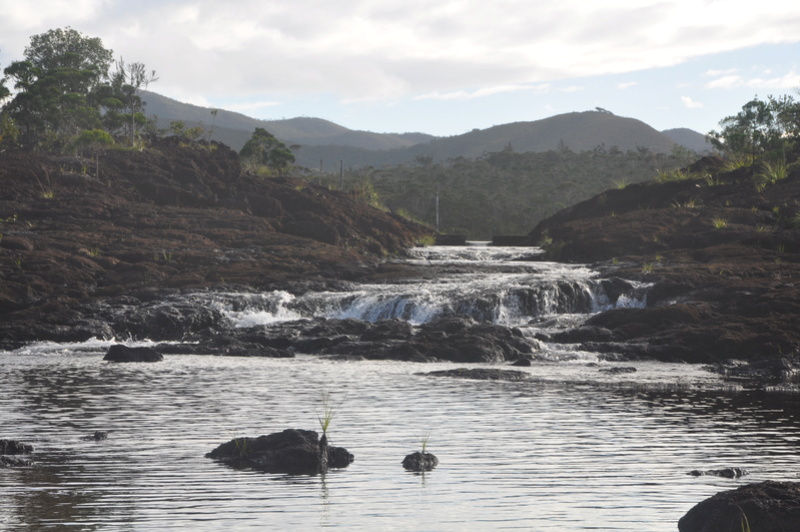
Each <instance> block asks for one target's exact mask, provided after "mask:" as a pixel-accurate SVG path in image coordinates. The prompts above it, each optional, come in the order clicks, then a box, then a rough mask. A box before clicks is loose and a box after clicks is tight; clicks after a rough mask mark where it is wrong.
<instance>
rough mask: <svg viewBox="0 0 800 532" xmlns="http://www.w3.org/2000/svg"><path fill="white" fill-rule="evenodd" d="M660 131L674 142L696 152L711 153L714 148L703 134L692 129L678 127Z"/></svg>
mask: <svg viewBox="0 0 800 532" xmlns="http://www.w3.org/2000/svg"><path fill="white" fill-rule="evenodd" d="M662 133H663V134H664V135H666V136H668V137H669V138H671V139H672V141H673V142H674V143H675V144H679V145H681V146H684V147H686V148H689V149H690V150H692V151H695V152H697V153H711V152H712V151H713V149H714V148H713V147H712V146H711V144H709V143H708V142H706V137H705V135H702V134H700V133H698V132H697V131H695V130H693V129H688V128H685V127H680V128H676V129H667V130H665V131H662Z"/></svg>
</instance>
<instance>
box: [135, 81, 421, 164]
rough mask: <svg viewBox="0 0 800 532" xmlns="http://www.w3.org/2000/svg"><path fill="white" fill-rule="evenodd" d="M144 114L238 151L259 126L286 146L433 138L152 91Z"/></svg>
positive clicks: (402, 144) (399, 143)
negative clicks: (264, 115)
mask: <svg viewBox="0 0 800 532" xmlns="http://www.w3.org/2000/svg"><path fill="white" fill-rule="evenodd" d="M142 99H143V100H144V101H145V102H146V104H147V106H146V110H147V115H148V116H150V117H155V118H156V119H157V122H158V126H159V127H168V126H169V122H171V121H173V120H181V121H183V122H184V123H185V124H186V125H187V126H189V127H191V126H195V125H199V126H201V127H203V128H204V129H206V130H212V131H211V132H212V138H213V139H214V140H219V141H221V142H224V143H225V144H228V145H229V146H231V147H232V148H234V149H236V150H239V149H241V148H242V146H244V143H245V142H247V140H248V139H249V138H250V135H252V133H253V131H254V130H255V128H257V127H262V128H264V129H266V130H267V131H269V132H270V133H272V134H273V135H275V136H276V137H278V138H279V139H281V140H282V141H283V142H285V143H286V144H287V145H293V144H299V145H301V146H318V145H341V146H352V147H355V148H360V149H365V150H389V149H396V148H406V147H409V146H413V145H414V144H417V143H420V142H426V141H428V140H430V139H432V138H433V136H432V135H426V134H424V133H397V134H395V133H373V132H370V131H354V130H352V129H347V128H346V127H343V126H340V125H338V124H334V123H333V122H330V121H328V120H323V119H321V118H309V117H297V118H289V119H284V120H259V119H257V118H251V117H249V116H246V115H243V114H241V113H236V112H233V111H226V110H224V109H219V110H217V113H216V116H214V115H213V114H212V111H213V109H211V108H208V107H200V106H198V105H192V104H188V103H182V102H179V101H177V100H173V99H171V98H167V97H166V96H161V95H160V94H156V93H154V92H149V91H145V92H144V93H143V94H142Z"/></svg>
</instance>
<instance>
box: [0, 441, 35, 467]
mask: <svg viewBox="0 0 800 532" xmlns="http://www.w3.org/2000/svg"><path fill="white" fill-rule="evenodd" d="M32 452H33V445H30V444H28V443H22V442H21V441H16V440H0V467H30V466H31V465H33V462H32V461H30V460H26V459H24V458H20V457H19V456H6V455H20V454H30V453H32Z"/></svg>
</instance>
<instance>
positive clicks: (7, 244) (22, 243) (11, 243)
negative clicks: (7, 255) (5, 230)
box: [0, 235, 33, 251]
mask: <svg viewBox="0 0 800 532" xmlns="http://www.w3.org/2000/svg"><path fill="white" fill-rule="evenodd" d="M0 248H5V249H13V250H17V251H33V243H32V242H31V241H30V240H28V239H27V238H23V237H21V236H11V235H4V236H2V237H0Z"/></svg>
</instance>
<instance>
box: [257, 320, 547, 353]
mask: <svg viewBox="0 0 800 532" xmlns="http://www.w3.org/2000/svg"><path fill="white" fill-rule="evenodd" d="M270 332H271V334H272V336H270V337H269V338H266V337H262V339H261V341H262V342H263V344H264V345H266V346H270V347H274V348H281V349H291V350H292V351H294V352H298V353H306V354H315V355H328V356H347V357H349V358H354V357H355V358H364V359H370V360H383V359H391V360H406V361H414V362H433V361H441V360H444V361H451V362H460V363H478V362H514V361H518V360H524V359H527V358H529V357H531V356H532V354H533V353H535V352H536V351H537V350H538V349H539V343H538V341H536V340H533V339H530V338H526V337H525V336H523V334H522V333H521V332H520V331H519V330H518V329H514V328H508V327H504V326H502V325H494V324H491V323H480V322H477V321H475V320H474V319H472V318H471V317H469V316H446V317H441V318H438V319H434V320H432V321H430V322H428V323H424V324H422V325H420V326H417V327H414V326H412V325H411V324H409V323H408V322H405V321H401V320H381V321H378V322H375V323H370V322H363V321H358V320H351V319H347V320H337V319H323V318H320V319H316V320H312V321H304V322H294V323H290V324H286V325H284V326H283V329H282V330H281V329H280V328H278V329H275V328H273V329H272V330H271V331H270ZM245 334H249V336H250V338H254V335H256V334H257V333H254V332H253V331H250V332H249V333H245Z"/></svg>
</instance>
